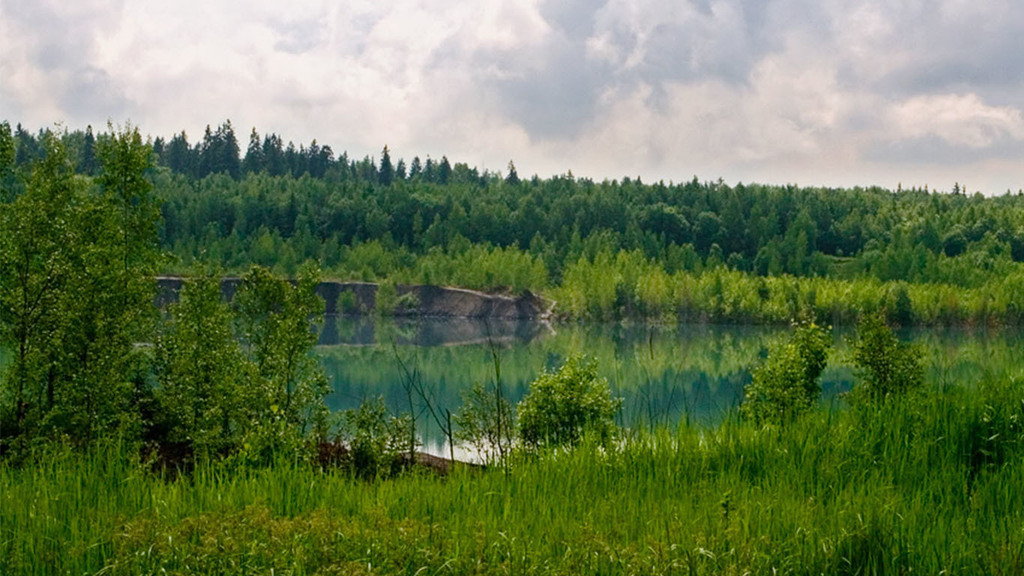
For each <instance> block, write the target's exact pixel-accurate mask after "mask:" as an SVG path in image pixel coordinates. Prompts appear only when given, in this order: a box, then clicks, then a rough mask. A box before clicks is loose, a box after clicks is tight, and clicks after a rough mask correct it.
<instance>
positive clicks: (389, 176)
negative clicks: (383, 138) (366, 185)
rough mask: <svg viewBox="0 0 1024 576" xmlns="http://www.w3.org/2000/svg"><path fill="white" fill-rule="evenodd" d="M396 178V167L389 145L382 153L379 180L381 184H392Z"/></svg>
mask: <svg viewBox="0 0 1024 576" xmlns="http://www.w3.org/2000/svg"><path fill="white" fill-rule="evenodd" d="M394 179H395V169H394V167H393V166H392V164H391V154H389V153H388V147H387V146H384V150H382V151H381V153H380V170H379V171H378V173H377V181H378V182H380V184H381V186H391V182H392V181H394Z"/></svg>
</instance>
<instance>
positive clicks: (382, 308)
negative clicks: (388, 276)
mask: <svg viewBox="0 0 1024 576" xmlns="http://www.w3.org/2000/svg"><path fill="white" fill-rule="evenodd" d="M398 303H399V300H398V287H397V286H395V283H394V282H393V281H391V280H384V281H382V282H380V283H378V284H377V291H376V292H375V293H374V300H373V311H374V312H375V313H376V314H377V315H378V316H391V315H393V314H394V313H395V311H396V310H397V309H398Z"/></svg>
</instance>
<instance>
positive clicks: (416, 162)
mask: <svg viewBox="0 0 1024 576" xmlns="http://www.w3.org/2000/svg"><path fill="white" fill-rule="evenodd" d="M422 171H423V163H422V162H421V161H420V157H419V156H413V158H412V164H409V180H415V179H416V177H417V176H419V175H420V173H421V172H422Z"/></svg>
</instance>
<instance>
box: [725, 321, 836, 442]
mask: <svg viewBox="0 0 1024 576" xmlns="http://www.w3.org/2000/svg"><path fill="white" fill-rule="evenodd" d="M831 347H832V343H831V341H830V336H829V332H828V330H826V329H824V328H822V327H821V326H818V325H816V324H814V323H810V324H803V325H798V326H797V327H796V328H795V330H794V331H793V334H792V335H791V336H790V337H789V339H788V340H787V341H786V342H785V343H783V344H781V345H779V346H776V347H775V348H773V349H772V350H771V351H770V352H769V354H768V358H767V359H766V360H765V361H764V362H763V363H761V364H760V365H759V366H757V367H756V368H755V369H754V372H753V380H752V381H751V383H750V384H749V385H748V386H747V388H746V390H745V398H744V400H743V405H742V408H741V410H742V413H743V415H744V416H746V417H747V418H750V419H751V420H753V421H754V422H757V423H759V424H764V423H773V424H784V423H787V422H789V421H791V420H793V419H794V418H795V417H796V416H798V415H799V414H801V413H803V412H806V411H807V410H809V409H810V408H811V407H813V406H814V405H815V404H816V403H817V401H818V397H819V396H820V395H821V386H820V385H819V384H818V378H819V377H820V376H821V372H822V370H824V369H825V364H826V363H827V361H828V351H829V348H831Z"/></svg>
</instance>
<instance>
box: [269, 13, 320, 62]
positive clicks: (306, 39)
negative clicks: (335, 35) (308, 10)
mask: <svg viewBox="0 0 1024 576" xmlns="http://www.w3.org/2000/svg"><path fill="white" fill-rule="evenodd" d="M271 26H272V27H273V29H274V31H275V32H277V33H278V34H279V35H280V38H279V39H278V41H277V43H276V44H275V45H274V49H275V50H278V51H280V52H287V53H289V54H302V53H304V52H308V51H309V50H312V49H313V48H316V47H317V46H318V45H319V44H321V43H322V42H323V41H324V37H325V35H326V34H325V32H326V26H325V23H324V21H323V20H322V19H317V20H303V21H299V22H289V23H273V22H272V23H271Z"/></svg>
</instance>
